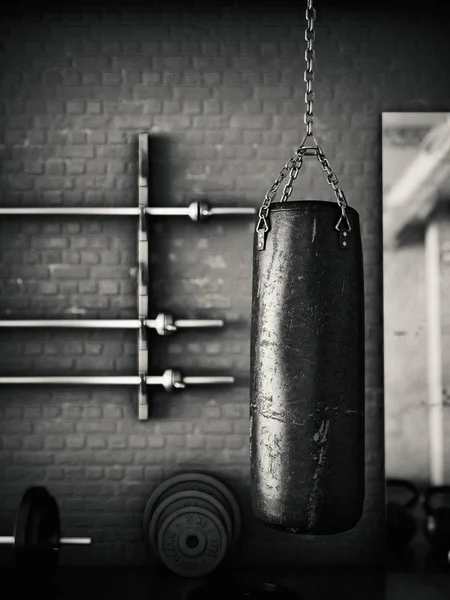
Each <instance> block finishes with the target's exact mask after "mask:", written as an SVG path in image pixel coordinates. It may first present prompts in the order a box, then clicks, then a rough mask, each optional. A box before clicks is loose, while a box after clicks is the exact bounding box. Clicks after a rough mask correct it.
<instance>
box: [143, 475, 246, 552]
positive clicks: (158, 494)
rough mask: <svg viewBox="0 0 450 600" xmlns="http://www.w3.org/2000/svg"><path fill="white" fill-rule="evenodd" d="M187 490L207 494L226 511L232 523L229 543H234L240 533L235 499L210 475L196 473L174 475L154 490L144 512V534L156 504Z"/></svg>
mask: <svg viewBox="0 0 450 600" xmlns="http://www.w3.org/2000/svg"><path fill="white" fill-rule="evenodd" d="M189 490H192V491H195V492H203V493H205V494H209V495H210V496H212V497H213V498H215V499H216V500H218V501H219V502H220V503H221V504H222V506H224V507H225V508H226V509H227V511H228V514H229V515H230V517H231V520H232V523H233V539H232V540H230V543H231V542H232V543H236V542H237V540H238V539H239V536H240V533H241V510H240V508H239V504H238V503H237V501H236V498H235V497H234V495H233V494H232V493H231V491H230V490H229V489H228V488H227V487H226V485H224V484H223V483H222V482H221V481H219V480H218V479H216V478H215V477H212V476H211V475H207V474H206V473H200V472H196V471H190V472H188V473H180V474H179V475H174V476H173V477H170V478H169V479H167V480H166V481H164V482H163V483H161V484H160V485H159V486H158V487H157V488H156V490H154V492H153V493H152V494H151V496H150V499H149V500H148V502H147V505H146V507H145V511H144V531H145V534H146V535H147V532H148V530H149V526H150V519H151V517H152V514H153V511H154V510H155V508H156V506H157V504H158V503H159V502H162V501H163V500H165V499H166V498H167V497H168V496H170V495H172V494H175V493H177V492H185V491H189Z"/></svg>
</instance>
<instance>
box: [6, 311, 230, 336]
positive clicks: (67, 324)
mask: <svg viewBox="0 0 450 600" xmlns="http://www.w3.org/2000/svg"><path fill="white" fill-rule="evenodd" d="M224 324H225V323H224V321H223V319H175V317H173V315H170V314H166V313H159V314H158V315H157V316H156V318H155V319H26V320H22V319H20V320H12V319H4V320H0V327H26V328H34V327H46V328H47V327H55V328H61V329H65V328H70V329H89V328H93V329H139V328H140V327H141V326H142V325H144V326H145V327H148V328H149V329H154V330H155V331H156V333H157V334H158V335H170V334H171V333H174V332H175V331H177V330H178V329H197V328H210V327H223V326H224Z"/></svg>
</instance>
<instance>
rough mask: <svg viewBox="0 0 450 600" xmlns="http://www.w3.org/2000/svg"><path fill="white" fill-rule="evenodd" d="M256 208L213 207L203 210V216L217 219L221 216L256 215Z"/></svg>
mask: <svg viewBox="0 0 450 600" xmlns="http://www.w3.org/2000/svg"><path fill="white" fill-rule="evenodd" d="M254 214H256V208H253V207H240V206H211V207H206V206H205V207H204V208H203V209H202V216H204V217H215V216H219V215H254Z"/></svg>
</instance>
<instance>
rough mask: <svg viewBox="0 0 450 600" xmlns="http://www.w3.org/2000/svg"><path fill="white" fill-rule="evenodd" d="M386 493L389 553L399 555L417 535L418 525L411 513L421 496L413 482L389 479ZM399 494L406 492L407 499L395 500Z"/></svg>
mask: <svg viewBox="0 0 450 600" xmlns="http://www.w3.org/2000/svg"><path fill="white" fill-rule="evenodd" d="M386 491H387V496H388V502H387V505H386V529H387V547H388V551H393V552H396V553H397V552H399V551H401V550H404V549H405V548H406V547H407V546H408V544H409V543H410V542H411V541H412V539H413V538H414V536H415V535H416V532H417V523H416V520H415V518H414V516H413V514H412V512H411V511H412V509H413V508H414V507H415V506H416V505H417V503H418V501H419V497H420V494H419V491H418V489H417V487H416V486H415V485H414V484H413V483H412V482H410V481H406V480H404V479H387V481H386ZM396 492H397V494H396ZM398 492H400V494H401V495H404V493H405V492H406V499H403V500H400V499H396V500H395V499H394V497H395V496H396V495H398ZM389 496H390V498H389Z"/></svg>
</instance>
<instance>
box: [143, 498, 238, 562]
mask: <svg viewBox="0 0 450 600" xmlns="http://www.w3.org/2000/svg"><path fill="white" fill-rule="evenodd" d="M190 507H194V508H197V507H198V508H205V509H206V510H209V511H210V512H212V513H213V515H215V516H216V517H219V519H220V520H221V521H222V523H223V525H224V526H225V530H226V535H227V541H228V542H231V541H232V539H233V525H232V523H231V519H230V515H229V514H228V512H227V511H226V509H225V507H224V506H223V505H222V504H221V503H220V502H219V501H218V500H216V499H215V498H213V497H212V496H211V495H210V494H205V493H204V492H195V491H193V490H188V491H186V492H177V493H176V494H172V495H171V496H169V497H168V498H166V499H165V500H163V501H162V502H160V503H159V504H158V506H157V507H156V509H155V511H154V512H153V515H152V518H151V519H150V528H149V532H148V533H149V541H150V547H151V549H152V551H153V554H155V555H157V554H158V533H159V529H160V528H161V525H162V524H163V523H164V521H165V520H166V519H167V518H168V517H169V516H170V515H171V514H172V513H174V512H176V511H177V510H179V509H180V508H190Z"/></svg>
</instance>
